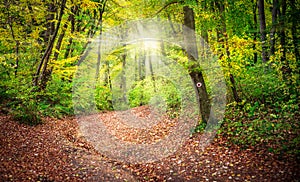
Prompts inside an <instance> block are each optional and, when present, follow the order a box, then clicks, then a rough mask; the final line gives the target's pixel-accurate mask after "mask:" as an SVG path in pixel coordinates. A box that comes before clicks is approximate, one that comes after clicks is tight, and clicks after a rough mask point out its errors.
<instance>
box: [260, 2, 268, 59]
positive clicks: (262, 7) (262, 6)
mask: <svg viewBox="0 0 300 182" xmlns="http://www.w3.org/2000/svg"><path fill="white" fill-rule="evenodd" d="M258 14H259V21H260V23H259V24H260V40H261V43H262V55H261V56H262V62H263V63H266V62H267V61H268V55H267V45H266V41H267V36H266V17H265V4H264V0H258Z"/></svg>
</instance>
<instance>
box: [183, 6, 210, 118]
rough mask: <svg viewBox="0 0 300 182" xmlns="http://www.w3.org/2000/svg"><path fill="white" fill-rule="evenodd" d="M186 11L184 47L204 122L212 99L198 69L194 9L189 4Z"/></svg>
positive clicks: (185, 8) (184, 9)
mask: <svg viewBox="0 0 300 182" xmlns="http://www.w3.org/2000/svg"><path fill="white" fill-rule="evenodd" d="M183 13H184V27H183V36H184V43H185V47H184V49H185V50H186V52H187V56H188V59H189V62H190V63H192V64H191V66H190V68H189V71H190V76H191V78H192V80H193V81H194V85H195V88H196V89H195V90H196V92H197V96H198V102H199V108H200V112H201V118H202V122H204V123H207V122H208V120H209V115H210V100H209V97H208V93H207V90H206V84H205V82H204V78H203V73H202V72H201V71H200V70H199V69H197V68H199V66H200V65H199V64H198V62H197V61H198V50H197V42H196V35H195V19H194V11H193V9H191V8H190V7H188V6H184V7H183ZM197 83H201V84H202V86H201V87H197V86H196V85H197Z"/></svg>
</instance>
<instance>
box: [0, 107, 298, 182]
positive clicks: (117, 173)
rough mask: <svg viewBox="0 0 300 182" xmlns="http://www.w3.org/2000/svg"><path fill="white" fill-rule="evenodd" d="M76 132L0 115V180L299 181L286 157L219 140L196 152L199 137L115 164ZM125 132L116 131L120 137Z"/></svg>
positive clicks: (70, 125) (71, 126) (70, 126)
mask: <svg viewBox="0 0 300 182" xmlns="http://www.w3.org/2000/svg"><path fill="white" fill-rule="evenodd" d="M112 114H113V112H112V113H105V114H102V115H101V117H107V119H108V120H109V119H111V115H112ZM104 119H105V118H104ZM170 123H172V122H170ZM78 128H79V127H78V124H77V121H76V119H74V118H65V119H62V120H54V119H49V118H48V119H45V123H44V124H43V125H39V126H35V127H31V126H26V125H21V124H17V123H16V122H14V121H12V119H11V118H10V117H8V116H0V131H1V132H0V146H1V148H0V181H297V179H300V174H299V172H298V171H299V170H300V168H299V164H298V163H297V161H296V160H295V159H294V158H292V157H291V156H281V159H278V157H277V156H275V155H274V154H271V153H268V152H267V151H265V150H258V149H255V148H252V149H247V150H241V149H239V148H238V147H237V146H232V147H230V148H228V147H226V145H225V144H226V142H227V141H226V140H225V139H224V138H218V139H215V141H214V142H213V143H212V144H210V145H209V146H207V147H206V148H205V150H201V148H200V147H199V140H200V135H195V136H193V137H191V138H190V139H189V140H188V141H187V142H186V143H185V145H184V146H183V147H181V148H180V149H179V150H178V151H177V152H176V153H174V154H172V155H171V156H169V157H167V158H164V159H162V160H160V161H157V162H153V163H143V164H137V163H136V164H131V163H125V162H118V161H115V160H112V159H110V158H107V157H105V156H104V155H102V154H100V153H99V152H98V151H97V150H95V149H94V147H93V146H92V145H91V144H90V143H88V142H87V141H86V140H85V138H84V137H80V135H79V134H80V132H79V131H78V130H79V129H78ZM165 128H167V127H165ZM131 133H132V131H131ZM125 134H126V132H125V133H124V132H120V135H123V136H124V135H125ZM127 139H128V140H129V139H130V137H127ZM298 162H299V161H298Z"/></svg>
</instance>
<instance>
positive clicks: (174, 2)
mask: <svg viewBox="0 0 300 182" xmlns="http://www.w3.org/2000/svg"><path fill="white" fill-rule="evenodd" d="M183 2H184V1H183V0H174V1H171V2H169V3H167V4H165V5H164V7H162V8H161V9H160V10H158V11H157V12H156V13H155V14H154V16H156V15H158V14H159V13H160V12H162V11H163V10H164V9H166V8H168V7H169V6H170V5H172V4H177V3H183Z"/></svg>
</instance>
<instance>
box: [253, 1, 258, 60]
mask: <svg viewBox="0 0 300 182" xmlns="http://www.w3.org/2000/svg"><path fill="white" fill-rule="evenodd" d="M256 2H257V0H254V6H253V21H254V26H253V29H254V34H253V40H254V44H253V51H254V58H253V59H254V60H253V62H254V64H256V63H257V52H256V50H257V49H256V41H257V15H256V11H257V3H256Z"/></svg>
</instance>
